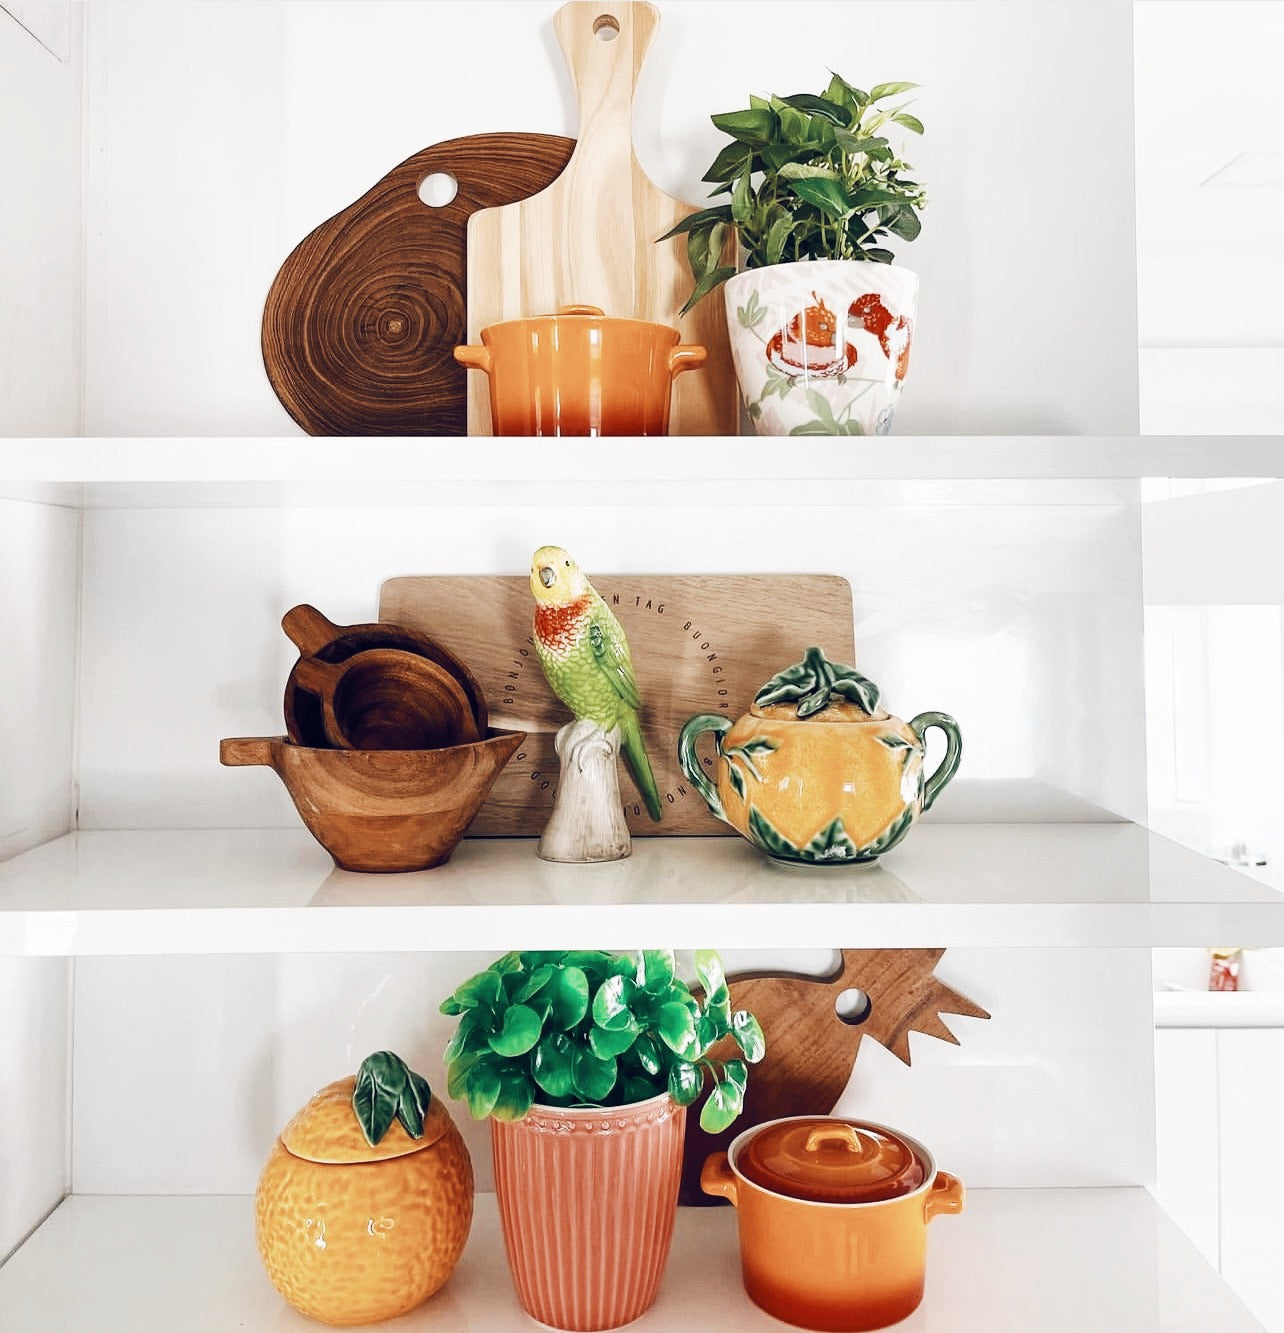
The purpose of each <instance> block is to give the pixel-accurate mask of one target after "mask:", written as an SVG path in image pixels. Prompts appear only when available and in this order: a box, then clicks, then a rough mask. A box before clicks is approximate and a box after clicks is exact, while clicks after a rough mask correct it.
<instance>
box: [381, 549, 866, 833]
mask: <svg viewBox="0 0 1284 1333" xmlns="http://www.w3.org/2000/svg"><path fill="white" fill-rule="evenodd" d="M592 582H593V586H594V587H595V588H596V589H597V591H598V592H599V593H600V594H601V595H602V597H603V598H605V600H606V602H607V605H609V606H610V607H611V609H612V610H613V611H614V612H615V614H616V616H617V617H618V618H619V621H620V624H621V625H622V626H623V628H624V632H625V635H626V636H627V638H628V640H629V648H630V651H631V654H632V658H633V669H634V674H635V676H636V677H637V682H638V691H639V693H640V694H641V696H642V711H641V722H642V736H643V739H644V741H645V742H646V749H647V754H648V756H649V757H650V760H651V766H652V768H653V769H654V770H655V778H656V785H657V787H658V788H659V792H660V803H661V806H662V809H663V818H662V820H661V822H660V823H658V824H657V823H655V822H654V821H653V820H652V819H651V818H650V817H649V816H648V815H647V813H646V809H645V807H644V806H643V805H642V802H641V798H640V797H639V795H638V794H637V791H636V789H635V788H634V786H633V780H632V778H631V777H630V776H629V772H628V769H627V767H626V766H625V765H624V764H623V763H621V764H620V795H621V798H622V800H623V802H624V808H625V814H626V816H627V819H628V825H629V830H630V832H631V833H633V834H634V835H635V836H636V835H638V834H643V835H648V834H656V835H660V836H672V835H673V834H719V833H721V834H728V835H730V834H731V833H732V830H731V829H730V828H728V827H727V825H726V824H723V823H722V822H721V821H720V820H717V819H715V818H714V817H713V816H712V815H711V814H710V813H709V810H708V807H707V806H706V805H705V803H704V801H703V800H702V799H701V797H700V795H699V794H698V793H697V792H696V791H695V789H694V788H693V787H692V785H691V783H690V782H689V781H688V780H687V779H686V778H685V777H684V775H683V773H682V770H681V768H680V767H679V765H678V756H677V749H678V733H679V732H680V731H681V730H682V727H683V726H684V725H685V723H686V721H687V719H688V718H690V717H692V716H693V715H694V714H696V713H721V714H723V715H724V716H726V717H729V718H731V719H732V720H733V721H734V720H735V719H736V718H738V717H739V716H740V715H741V713H743V712H745V711H746V710H747V709H748V707H749V705H750V703H751V702H752V700H753V696H754V695H755V694H756V693H757V691H758V688H759V687H760V686H761V685H762V684H763V683H764V682H765V681H767V680H769V679H770V678H771V677H772V676H774V675H775V674H776V673H777V672H778V671H781V670H782V669H783V668H785V667H787V666H789V665H790V663H792V662H797V661H800V660H801V658H802V656H803V653H804V652H805V651H806V649H807V648H808V647H810V646H811V645H812V644H817V645H818V646H820V647H822V648H823V649H824V650H825V652H826V653H827V655H828V656H830V657H832V658H833V659H834V660H836V661H839V662H851V661H853V660H854V658H855V644H854V636H853V628H852V593H851V586H850V585H849V584H848V582H847V580H846V579H844V578H841V577H839V576H837V575H832V574H608V575H600V576H598V575H594V576H593V577H592ZM534 609H535V601H534V598H533V597H532V596H531V590H530V581H529V579H528V578H527V577H525V576H510V575H492V576H471V575H465V576H454V575H424V576H408V577H403V578H393V579H389V580H387V582H385V583H384V584H383V586H382V588H381V590H380V597H379V619H380V620H382V621H387V622H389V623H391V624H396V625H403V626H406V627H407V628H409V629H415V630H419V631H421V632H422V633H425V634H428V635H430V636H431V637H432V638H433V639H435V640H436V641H437V642H438V643H440V644H441V645H442V647H443V648H445V649H447V650H448V651H450V652H451V653H453V654H454V655H455V656H457V657H458V658H459V659H460V660H461V661H462V662H464V663H466V664H467V666H468V668H469V670H471V671H472V673H473V675H474V676H476V677H477V680H478V681H479V682H480V684H481V688H482V691H483V693H484V694H485V696H486V702H487V705H488V707H489V709H490V723H491V726H493V727H502V728H510V727H511V728H516V729H518V730H522V731H525V732H527V733H528V737H527V740H526V743H525V744H524V745H523V746H522V747H521V749H520V750H518V752H517V754H516V755H515V756H514V757H513V758H512V759H511V760H510V761H509V763H508V765H507V767H506V768H505V769H504V771H503V772H502V773H501V774H500V775H499V779H498V781H497V782H496V783H495V786H494V788H493V790H492V791H491V794H490V796H489V797H488V799H487V801H486V804H485V805H484V806H483V807H482V809H481V812H480V813H479V814H478V816H477V818H476V819H475V820H474V821H473V823H472V824H471V825H470V827H469V829H468V832H469V835H470V836H477V835H482V836H497V837H514V836H537V835H538V834H540V833H542V832H543V829H544V825H545V824H546V823H547V822H548V817H549V815H550V814H551V813H552V809H553V796H554V794H555V792H556V790H557V774H558V758H557V753H556V751H555V750H554V748H553V739H554V737H555V735H556V734H557V731H558V728H560V727H561V726H563V725H564V724H565V723H567V722H569V721H571V711H570V709H569V708H567V707H566V705H565V704H563V703H562V702H561V701H560V700H559V699H558V698H557V696H556V695H554V694H553V692H552V690H550V689H549V687H548V682H547V681H546V680H545V679H544V673H543V671H542V670H541V669H540V665H539V660H538V659H537V658H536V656H535V648H534V643H533V641H532V637H531V635H532V617H533V615H534ZM712 752H713V747H712V745H709V746H708V747H707V749H705V750H704V751H702V753H703V755H704V758H705V762H706V763H707V764H708V765H710V766H712V763H713V759H712Z"/></svg>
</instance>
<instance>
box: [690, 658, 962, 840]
mask: <svg viewBox="0 0 1284 1333" xmlns="http://www.w3.org/2000/svg"><path fill="white" fill-rule="evenodd" d="M929 727H939V728H940V729H941V730H942V731H943V732H944V733H945V738H946V750H945V757H944V758H943V759H942V760H941V762H940V764H939V765H938V766H937V768H936V770H935V771H934V772H933V773H931V774H927V775H925V773H924V763H923V761H924V757H925V754H926V741H925V735H926V732H927V730H928V728H929ZM706 731H711V732H713V733H714V734H715V736H716V741H717V760H716V769H715V773H714V779H713V781H712V782H711V781H710V780H709V777H708V776H707V775H706V773H705V771H704V766H703V764H702V762H701V760H700V757H699V755H698V754H697V753H696V742H697V740H698V739H699V737H700V736H701V735H702V734H703V733H704V732H706ZM961 754H962V738H961V736H960V734H959V728H958V724H957V723H956V722H955V721H954V719H953V718H952V717H949V716H948V715H947V714H945V713H920V714H919V715H918V716H917V717H915V718H912V719H911V720H910V721H909V722H902V721H901V720H900V718H898V717H893V716H892V715H891V714H890V713H888V712H887V711H886V710H885V709H883V708H881V707H880V706H879V691H878V687H877V686H876V685H874V683H873V682H872V681H870V680H867V679H866V678H865V677H864V676H862V675H860V674H859V673H858V672H857V671H855V670H854V669H853V668H851V667H847V666H841V665H839V664H836V663H833V662H830V661H828V659H826V657H825V656H824V654H823V653H822V652H821V650H820V649H819V648H809V649H808V650H807V654H806V656H805V657H804V659H803V661H802V662H799V663H797V664H795V665H794V666H791V667H789V668H787V669H786V670H785V671H782V672H781V673H780V674H779V675H778V676H775V677H773V678H772V679H771V680H769V681H768V682H767V683H766V684H765V685H764V686H763V687H762V688H761V689H760V690H759V691H758V693H757V695H756V696H755V697H754V702H753V704H752V706H751V707H750V709H749V712H748V713H746V714H745V715H744V716H743V717H741V718H740V719H739V720H738V721H736V722H734V723H733V722H732V721H731V720H730V719H729V718H726V717H723V716H721V715H720V714H716V713H701V714H699V715H698V716H696V717H693V718H692V719H691V720H690V721H689V722H688V723H687V724H686V726H685V727H683V729H682V735H681V737H680V738H679V742H678V757H679V759H680V761H681V764H682V770H683V772H684V773H685V774H686V775H687V777H688V778H689V779H690V780H691V782H692V783H693V784H694V786H695V787H696V789H697V790H698V791H699V793H700V795H701V796H702V797H703V798H704V800H705V802H706V803H707V804H708V806H709V809H710V810H712V811H713V813H714V814H715V815H717V816H718V818H719V819H721V820H723V821H724V822H725V823H727V824H730V825H731V827H732V828H734V829H735V830H736V831H737V832H738V833H740V834H742V835H743V836H744V837H746V838H748V839H749V841H750V842H752V843H754V844H755V845H756V846H758V847H761V848H762V850H763V851H765V852H767V853H768V854H769V855H771V856H774V857H777V858H778V859H780V860H784V861H795V862H799V863H802V864H806V865H830V864H841V863H844V862H851V861H872V860H874V858H875V857H878V856H881V855H882V854H883V853H884V852H886V851H888V850H889V849H890V848H892V847H894V846H895V845H896V844H897V843H898V842H900V840H901V839H902V838H903V837H904V836H905V835H906V833H908V832H909V830H910V828H911V827H912V825H913V824H914V821H915V820H916V819H918V817H919V815H921V814H922V813H923V811H924V810H926V809H928V808H929V807H930V806H931V804H932V802H933V801H934V800H935V799H936V797H937V796H938V795H939V794H940V792H941V789H942V788H943V787H944V786H945V784H946V783H947V782H949V780H950V779H951V778H952V777H953V776H954V774H955V772H956V771H957V770H958V765H959V759H960V757H961Z"/></svg>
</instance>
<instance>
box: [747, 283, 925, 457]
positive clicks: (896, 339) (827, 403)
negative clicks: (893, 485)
mask: <svg viewBox="0 0 1284 1333" xmlns="http://www.w3.org/2000/svg"><path fill="white" fill-rule="evenodd" d="M724 291H725V299H726V303H727V325H728V327H729V329H730V333H731V355H732V360H733V361H734V363H735V370H736V379H737V381H738V382H739V385H740V395H741V398H742V399H743V401H744V405H745V410H746V412H747V413H748V415H749V419H750V421H751V422H752V424H753V427H754V430H755V431H756V432H757V433H758V434H759V435H886V434H888V433H889V432H890V430H891V427H892V418H893V416H894V415H895V411H896V404H897V402H898V401H899V399H900V393H901V384H902V382H903V380H904V379H905V373H906V371H907V369H908V368H909V359H910V345H911V343H912V341H913V335H914V317H915V313H916V310H917V305H918V274H916V273H914V272H913V271H912V270H910V269H907V268H900V267H899V266H897V265H895V264H874V263H870V262H867V261H864V260H836V259H808V260H802V261H799V262H798V263H794V264H775V265H772V266H770V267H767V268H754V269H746V270H745V272H743V273H738V274H736V276H735V277H734V278H730V279H728V281H727V282H726V284H725V287H724Z"/></svg>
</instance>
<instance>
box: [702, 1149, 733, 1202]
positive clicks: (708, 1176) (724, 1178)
mask: <svg viewBox="0 0 1284 1333" xmlns="http://www.w3.org/2000/svg"><path fill="white" fill-rule="evenodd" d="M700 1188H701V1189H702V1190H703V1191H704V1192H705V1193H706V1194H716V1195H718V1196H719V1197H720V1198H723V1199H726V1200H727V1201H728V1202H729V1203H731V1204H732V1205H733V1206H734V1207H739V1194H738V1191H737V1190H736V1177H735V1173H734V1172H733V1171H732V1170H731V1162H730V1159H729V1158H728V1157H727V1154H726V1153H724V1152H715V1153H710V1154H709V1156H708V1157H706V1158H705V1159H704V1166H703V1167H702V1168H701V1171H700Z"/></svg>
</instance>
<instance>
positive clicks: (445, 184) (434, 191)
mask: <svg viewBox="0 0 1284 1333" xmlns="http://www.w3.org/2000/svg"><path fill="white" fill-rule="evenodd" d="M458 193H459V182H458V181H457V180H456V179H455V178H454V177H453V176H452V175H451V174H450V172H448V171H434V172H433V173H432V174H431V175H429V176H425V177H424V178H423V180H421V181H420V182H419V198H420V199H422V200H423V202H424V203H425V204H427V205H428V207H429V208H445V206H446V205H447V204H448V203H450V201H451V200H452V199H453V198H454V197H455V196H456V195H457V194H458Z"/></svg>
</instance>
